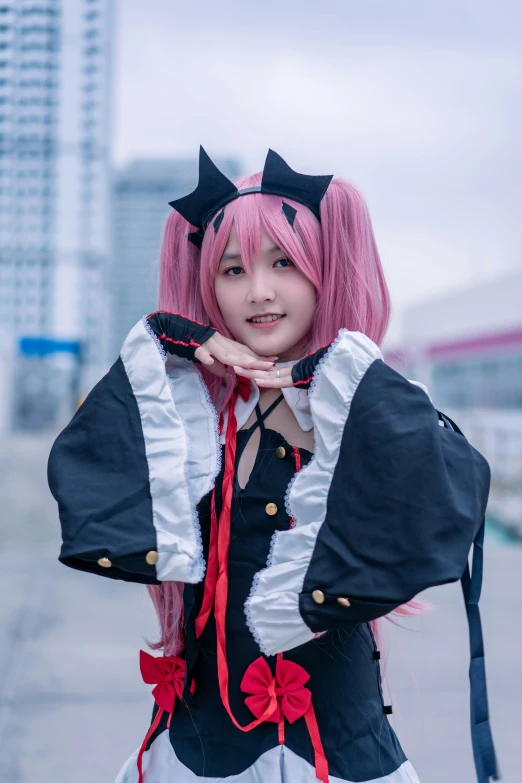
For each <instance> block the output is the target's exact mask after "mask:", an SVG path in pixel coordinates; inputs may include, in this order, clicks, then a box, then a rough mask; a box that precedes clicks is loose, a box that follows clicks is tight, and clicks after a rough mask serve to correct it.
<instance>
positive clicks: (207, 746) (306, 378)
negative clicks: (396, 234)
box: [49, 150, 495, 783]
mask: <svg viewBox="0 0 522 783" xmlns="http://www.w3.org/2000/svg"><path fill="white" fill-rule="evenodd" d="M171 205H172V206H173V208H174V211H173V213H172V214H171V215H170V217H169V219H168V221H167V225H166V229H165V236H164V242H163V248H162V254H161V280H160V308H162V309H161V310H160V311H159V312H157V313H153V314H151V315H149V316H148V317H146V318H144V319H143V321H140V322H139V323H138V324H136V326H135V327H134V329H133V330H132V331H131V332H130V334H129V336H128V338H127V340H126V341H125V343H124V345H123V348H122V351H121V355H120V358H119V359H118V361H117V362H116V363H115V364H114V366H113V367H112V368H111V370H110V371H109V373H108V374H107V375H106V376H105V378H103V379H102V380H101V381H100V383H99V384H98V385H97V386H96V387H95V388H94V389H93V390H92V392H91V394H90V395H89V396H88V398H87V399H86V401H85V402H84V404H83V405H82V407H81V408H80V409H79V411H78V412H77V414H76V415H75V417H74V419H73V420H72V422H71V423H70V424H69V426H68V427H67V428H66V429H65V430H64V432H62V433H61V435H60V436H59V437H58V439H57V441H56V443H55V445H54V447H53V450H52V452H51V456H50V461H49V480H50V486H51V490H52V492H53V494H54V496H55V498H56V499H57V500H58V503H59V508H60V518H61V522H62V529H63V539H64V543H63V547H62V551H61V554H60V560H61V561H62V562H64V563H65V564H66V565H69V566H72V567H74V568H79V569H81V570H88V571H91V572H94V573H98V574H100V575H103V576H109V577H111V578H116V579H123V580H126V581H136V582H142V583H146V584H147V585H149V591H150V593H151V597H152V599H153V601H154V604H155V607H156V609H157V612H158V616H159V621H160V627H161V634H162V637H161V641H160V642H159V643H158V644H157V645H155V646H156V648H157V649H163V656H162V657H153V656H150V655H149V654H148V653H144V652H142V653H141V671H142V675H143V677H144V679H145V681H146V682H148V683H151V684H154V685H155V686H156V687H155V688H154V690H153V694H154V698H155V705H154V712H153V720H152V723H151V726H150V729H149V731H148V732H147V735H146V737H145V739H144V742H143V744H142V746H141V748H140V749H139V750H137V751H136V753H135V754H134V755H133V756H132V757H131V758H130V759H129V760H128V762H127V763H126V764H125V765H124V767H123V769H122V770H121V772H120V774H119V776H118V779H117V783H136V781H140V783H141V782H142V781H144V782H145V783H167V782H169V783H170V781H173V782H174V781H176V783H188V781H198V780H205V781H207V780H213V781H214V780H233V781H236V783H239V782H240V781H241V783H251V782H252V783H253V781H263V783H283V781H284V783H297V782H299V783H307V782H308V781H310V782H311V781H314V780H316V779H319V780H321V781H323V783H326V781H328V780H329V781H331V783H336V782H340V781H343V782H349V781H352V783H355V781H373V782H374V783H375V782H376V781H380V782H381V783H399V782H401V783H402V782H406V781H407V782H408V783H416V782H417V781H418V778H417V775H416V773H415V771H414V769H413V767H412V765H411V764H410V762H409V761H408V760H407V759H406V756H405V754H404V752H403V750H402V748H401V746H400V744H399V742H398V740H397V737H396V735H395V733H394V731H393V730H392V728H391V726H390V724H389V722H388V719H387V717H386V715H387V714H389V712H390V711H391V708H390V707H389V706H387V705H385V704H384V702H383V698H382V689H381V679H380V665H379V657H380V656H379V650H378V647H377V644H376V640H375V639H376V636H375V631H376V629H377V628H376V621H377V620H378V618H380V617H383V616H385V615H386V614H389V613H390V612H392V611H399V612H400V611H407V609H406V610H405V609H404V608H403V607H404V606H405V605H407V604H408V603H409V602H410V601H412V599H413V598H414V596H415V595H417V594H418V593H419V592H420V591H422V590H424V589H425V588H427V587H430V586H433V585H438V584H443V583H446V582H451V581H456V580H458V579H461V578H463V579H464V582H463V584H464V587H465V596H466V604H467V607H468V614H469V615H470V627H471V628H472V631H473V633H474V639H475V645H474V649H473V650H472V654H473V657H474V665H473V667H472V698H473V707H472V734H473V743H474V751H475V759H476V765H477V773H478V776H479V780H480V781H481V783H483V781H487V780H489V778H490V776H491V775H494V774H495V760H494V752H493V746H492V742H491V737H490V733H489V723H488V721H487V703H486V697H485V689H484V687H483V686H484V676H483V658H482V656H481V647H480V644H478V646H477V640H478V641H480V640H481V637H480V633H479V631H480V626H479V619H478V614H477V613H478V607H477V606H476V603H477V601H478V596H477V591H478V587H479V582H480V573H479V571H480V569H479V568H478V569H477V570H475V571H474V575H473V577H472V578H470V579H468V577H467V573H468V572H467V558H468V553H469V550H470V547H471V545H472V543H473V542H474V541H476V542H477V547H476V552H477V553H479V554H480V551H481V548H480V547H481V534H482V531H483V521H484V515H485V509H486V503H487V497H488V491H489V481H490V472H489V467H488V464H487V462H486V461H485V459H484V458H483V457H482V456H481V455H480V454H479V453H478V452H477V451H476V450H475V449H474V448H473V447H472V446H470V444H469V443H468V442H467V441H466V439H465V438H464V436H463V435H462V433H460V431H459V430H458V428H456V427H455V426H452V423H451V422H450V420H448V419H447V417H445V416H443V414H439V413H438V412H437V411H436V410H435V408H434V407H433V405H432V403H431V400H430V398H429V396H428V395H427V393H426V390H425V389H423V388H419V384H415V383H412V382H409V381H407V380H406V379H404V378H403V377H402V376H401V375H400V374H398V373H397V372H395V371H394V370H392V369H391V368H390V367H388V366H387V365H386V364H385V363H384V362H383V360H382V354H381V351H380V348H379V344H380V343H381V341H382V339H383V337H384V334H385V332H386V328H387V324H388V318H389V310H390V304H389V296H388V291H387V287H386V283H385V279H384V274H383V270H382V267H381V262H380V259H379V255H378V252H377V248H376V245H375V241H374V237H373V232H372V228H371V223H370V218H369V215H368V212H367V209H366V206H365V204H364V202H363V199H362V197H361V196H360V194H359V193H358V191H357V190H356V189H355V188H354V187H353V186H352V185H350V184H349V183H347V182H344V181H342V180H337V179H334V180H333V179H332V177H330V176H326V177H324V176H306V175H301V174H298V173H296V172H294V171H293V170H292V169H290V167H289V166H288V165H287V164H286V163H285V162H284V161H283V160H282V158H280V157H279V156H278V155H277V154H276V153H274V152H272V151H269V153H268V156H267V160H266V163H265V167H264V170H263V174H262V175H261V174H257V175H254V176H251V177H247V178H244V179H242V180H240V181H239V183H238V184H237V185H234V184H233V183H231V182H230V181H229V180H228V179H227V178H226V177H224V176H223V175H222V174H221V173H220V172H219V170H218V169H217V168H216V167H215V166H214V164H213V163H212V161H211V160H210V159H209V157H208V156H207V155H206V153H205V152H204V150H201V152H200V179H199V184H198V187H197V188H196V190H195V191H194V192H193V193H192V194H190V195H188V196H186V197H184V198H182V199H178V200H177V201H174V202H171ZM194 229H195V230H194ZM440 425H442V426H440ZM477 556H479V555H477ZM475 599H476V600H475ZM477 629H478V631H477ZM477 633H478V636H477Z"/></svg>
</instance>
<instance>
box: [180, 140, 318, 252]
mask: <svg viewBox="0 0 522 783" xmlns="http://www.w3.org/2000/svg"><path fill="white" fill-rule="evenodd" d="M332 178H333V174H330V175H326V176H314V175H308V174H298V173H297V172H296V171H294V170H293V169H291V168H290V166H289V165H288V164H287V163H285V161H284V160H283V158H282V157H281V156H280V155H278V154H277V152H274V151H273V150H268V154H267V156H266V161H265V166H264V168H263V177H262V180H261V185H258V186H256V187H252V188H245V189H244V190H238V189H237V188H236V186H235V185H234V183H233V182H231V181H230V180H229V179H228V178H227V177H225V175H224V174H222V173H221V172H220V170H219V169H218V168H217V166H216V165H215V164H214V163H213V162H212V161H211V160H210V158H209V156H208V155H207V153H206V152H205V150H204V149H203V147H200V148H199V181H198V186H197V188H196V189H195V190H194V191H193V192H192V193H189V194H188V196H182V197H181V198H178V199H176V200H175V201H169V204H170V206H171V207H172V208H173V209H175V210H176V211H177V212H179V213H180V215H182V216H183V217H184V218H185V220H187V221H188V222H189V223H190V224H191V225H192V226H196V228H197V229H198V230H197V231H194V232H192V233H190V234H189V235H188V238H189V239H190V241H191V242H193V243H194V244H195V245H197V246H198V247H201V243H202V242H203V234H204V233H205V229H206V228H207V226H208V224H209V223H210V221H211V220H212V218H213V217H214V215H215V214H216V213H217V212H219V210H220V209H222V208H223V207H224V206H225V205H226V204H228V203H229V202H230V201H234V200H235V199H236V198H239V196H247V195H248V194H250V193H266V194H268V195H271V196H286V198H290V199H292V200H293V201H298V202H299V203H300V204H304V206H305V207H308V209H310V210H311V211H312V212H313V213H314V215H315V216H316V218H317V219H318V220H320V211H319V204H320V202H321V199H322V198H323V196H324V194H325V193H326V189H327V188H328V185H329V184H330V182H331V180H332ZM287 206H288V205H287ZM285 214H286V213H285ZM287 217H288V216H287ZM292 223H293V221H292Z"/></svg>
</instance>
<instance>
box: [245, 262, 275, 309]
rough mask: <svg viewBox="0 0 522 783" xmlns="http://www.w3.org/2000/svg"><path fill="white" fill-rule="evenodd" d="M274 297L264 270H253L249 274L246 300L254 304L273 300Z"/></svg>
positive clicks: (270, 283) (272, 288)
mask: <svg viewBox="0 0 522 783" xmlns="http://www.w3.org/2000/svg"><path fill="white" fill-rule="evenodd" d="M274 299H275V291H274V287H273V285H272V282H271V280H270V276H269V275H267V274H266V272H265V270H261V269H257V270H253V271H252V275H250V288H249V291H248V301H249V302H250V303H252V304H254V303H255V302H273V301H274Z"/></svg>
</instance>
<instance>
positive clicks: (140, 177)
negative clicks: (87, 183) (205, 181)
mask: <svg viewBox="0 0 522 783" xmlns="http://www.w3.org/2000/svg"><path fill="white" fill-rule="evenodd" d="M216 165H217V166H218V167H219V169H220V170H221V171H222V172H223V173H224V174H226V176H228V177H229V178H230V179H235V178H236V177H238V176H239V173H240V167H239V163H238V161H236V160H233V159H228V160H217V161H216ZM197 181H198V162H197V160H195V159H194V160H192V159H181V158H180V159H175V158H174V159H170V160H136V161H134V162H133V163H130V164H129V165H128V166H127V167H126V168H125V169H123V170H122V171H120V172H119V173H118V175H117V176H116V178H115V184H114V221H113V230H114V256H113V261H114V265H113V274H112V276H111V277H112V284H111V289H112V292H113V307H112V313H113V320H112V326H111V332H112V335H113V340H112V347H111V351H112V356H113V358H116V357H117V356H118V353H119V351H120V348H121V345H122V342H123V340H124V339H125V337H126V335H127V333H128V331H129V330H130V329H131V328H132V326H134V324H135V323H136V322H137V321H138V320H139V319H140V318H141V316H143V315H146V314H147V313H150V312H152V311H153V310H154V309H155V307H156V305H157V286H158V256H159V249H160V245H161V239H162V233H163V227H164V224H165V220H166V218H167V215H168V213H169V211H170V210H171V208H170V207H169V206H168V202H169V201H172V200H173V199H175V198H179V197H180V196H182V195H183V194H184V193H190V191H191V190H193V189H194V188H195V187H196V184H197Z"/></svg>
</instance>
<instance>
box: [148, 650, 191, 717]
mask: <svg viewBox="0 0 522 783" xmlns="http://www.w3.org/2000/svg"><path fill="white" fill-rule="evenodd" d="M140 671H141V676H142V677H143V682H146V683H147V684H148V685H156V687H155V688H154V690H153V691H152V695H153V696H154V699H155V701H156V704H157V705H158V707H159V708H160V709H161V710H164V711H165V712H168V713H169V714H170V715H172V713H173V712H174V705H175V703H176V696H177V697H178V699H181V698H182V695H183V685H184V682H185V661H184V660H183V658H178V657H176V656H171V657H169V658H166V657H165V658H155V657H154V656H153V655H149V653H146V652H144V651H143V650H140Z"/></svg>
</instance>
